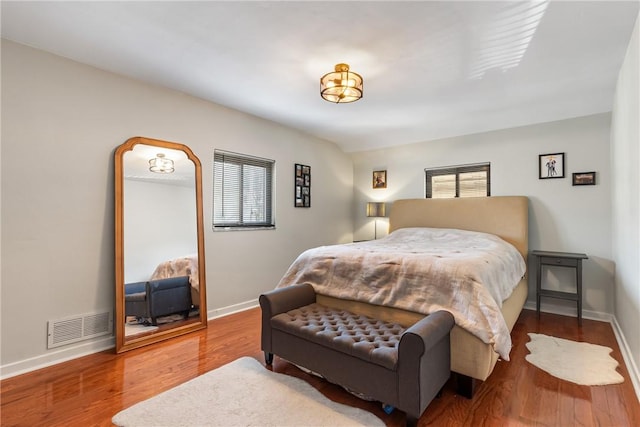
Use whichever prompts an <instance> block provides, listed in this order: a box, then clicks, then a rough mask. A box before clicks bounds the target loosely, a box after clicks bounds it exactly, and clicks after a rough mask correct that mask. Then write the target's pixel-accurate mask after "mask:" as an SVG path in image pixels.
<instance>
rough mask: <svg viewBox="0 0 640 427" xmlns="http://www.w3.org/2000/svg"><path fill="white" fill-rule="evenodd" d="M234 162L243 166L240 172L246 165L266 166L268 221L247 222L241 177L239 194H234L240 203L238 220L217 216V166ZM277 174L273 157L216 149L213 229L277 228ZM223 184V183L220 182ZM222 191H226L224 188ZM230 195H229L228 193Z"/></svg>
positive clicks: (214, 157) (266, 213)
mask: <svg viewBox="0 0 640 427" xmlns="http://www.w3.org/2000/svg"><path fill="white" fill-rule="evenodd" d="M224 163H228V164H234V165H239V166H240V167H241V171H240V174H242V173H243V171H242V168H243V167H244V166H258V167H265V168H266V169H267V172H266V179H267V181H268V182H267V184H266V185H265V187H267V186H268V187H267V188H268V189H267V190H266V191H265V193H264V196H265V198H266V201H265V203H266V204H267V206H266V208H265V212H264V213H265V216H266V217H267V218H266V221H264V222H245V220H244V219H243V208H244V204H243V195H244V194H245V193H244V191H243V180H242V178H240V179H239V180H238V183H239V184H240V187H239V189H238V194H235V195H232V196H234V197H237V203H238V220H237V221H232V222H221V221H219V220H217V218H216V191H218V190H220V188H219V184H218V183H217V182H216V176H217V175H216V168H217V167H218V165H220V164H224ZM275 175H276V162H275V160H272V159H267V158H262V157H256V156H252V155H248V154H242V153H235V152H232V151H226V150H218V149H214V155H213V190H212V196H213V200H212V206H213V209H212V215H211V224H212V228H213V231H239V230H245V231H246V230H273V229H275V228H276V218H275V201H276V195H275ZM220 185H222V184H220ZM220 191H223V192H224V188H222V189H221V190H220ZM227 196H228V195H227Z"/></svg>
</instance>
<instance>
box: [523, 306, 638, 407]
mask: <svg viewBox="0 0 640 427" xmlns="http://www.w3.org/2000/svg"><path fill="white" fill-rule="evenodd" d="M524 308H525V309H527V310H533V311H535V310H536V303H535V302H534V301H527V302H526V303H525V305H524ZM540 311H542V312H544V313H551V314H559V315H561V316H570V317H576V314H575V309H573V310H572V309H571V308H569V307H562V306H557V305H549V306H546V307H541V308H540ZM582 317H583V318H585V319H589V320H599V321H602V322H609V323H611V327H612V329H613V333H614V335H615V337H616V341H617V342H618V347H620V353H622V358H623V359H624V363H625V365H626V366H627V371H628V372H629V377H630V378H631V384H633V389H634V390H635V392H636V397H637V398H638V401H639V402H640V371H639V370H638V366H637V365H636V363H635V361H634V359H633V355H632V354H631V350H630V349H629V345H628V344H627V340H626V339H625V337H624V334H623V333H622V329H620V324H618V320H617V319H616V317H615V316H614V315H612V314H609V313H601V312H597V311H590V310H583V311H582Z"/></svg>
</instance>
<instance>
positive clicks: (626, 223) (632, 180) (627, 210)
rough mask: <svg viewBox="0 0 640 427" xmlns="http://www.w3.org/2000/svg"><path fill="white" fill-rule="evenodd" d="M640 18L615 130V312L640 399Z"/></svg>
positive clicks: (622, 81)
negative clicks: (639, 328)
mask: <svg viewBox="0 0 640 427" xmlns="http://www.w3.org/2000/svg"><path fill="white" fill-rule="evenodd" d="M639 26H640V15H638V19H637V20H636V27H635V29H634V31H633V35H632V36H631V42H630V44H629V47H628V48H627V55H626V57H625V60H624V63H623V65H622V68H621V70H620V74H619V76H618V84H617V87H616V97H615V102H614V105H613V119H612V126H611V127H612V129H611V165H612V171H613V173H612V185H611V188H612V192H611V198H612V200H613V202H612V203H613V218H612V219H613V221H612V222H613V230H612V236H613V255H614V257H615V259H616V280H615V312H616V319H617V322H618V324H619V327H620V329H621V331H622V334H623V335H624V336H625V338H626V345H627V346H628V350H629V353H630V354H631V359H632V363H633V365H632V364H631V363H629V362H631V361H627V366H628V367H629V370H630V371H632V370H633V371H635V378H636V381H635V387H636V393H637V394H638V396H639V398H640V371H639V370H638V367H640V332H639V330H638V325H640V172H639V169H638V165H639V164H640V147H639V141H640V124H639V121H640V84H639V81H638V80H639V76H640V66H639V61H640V53H639V52H640V34H639V31H640V30H639Z"/></svg>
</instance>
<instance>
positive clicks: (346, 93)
mask: <svg viewBox="0 0 640 427" xmlns="http://www.w3.org/2000/svg"><path fill="white" fill-rule="evenodd" d="M320 96H322V98H323V99H324V100H326V101H329V102H333V103H336V104H344V103H347V102H353V101H357V100H358V99H360V98H362V76H361V75H360V74H358V73H354V72H353V71H349V65H348V64H337V65H336V67H335V71H334V72H331V73H327V74H325V75H324V76H322V78H321V79H320Z"/></svg>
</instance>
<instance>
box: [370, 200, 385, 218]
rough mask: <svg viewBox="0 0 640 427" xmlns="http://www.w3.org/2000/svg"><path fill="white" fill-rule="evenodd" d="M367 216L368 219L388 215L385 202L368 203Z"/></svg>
mask: <svg viewBox="0 0 640 427" xmlns="http://www.w3.org/2000/svg"><path fill="white" fill-rule="evenodd" d="M367 216H368V217H384V216H387V215H386V208H385V203H384V202H368V203H367Z"/></svg>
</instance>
